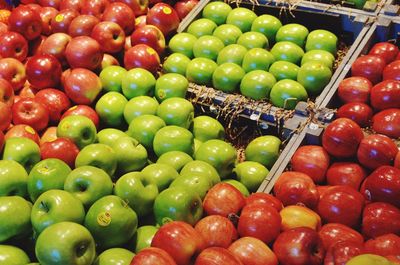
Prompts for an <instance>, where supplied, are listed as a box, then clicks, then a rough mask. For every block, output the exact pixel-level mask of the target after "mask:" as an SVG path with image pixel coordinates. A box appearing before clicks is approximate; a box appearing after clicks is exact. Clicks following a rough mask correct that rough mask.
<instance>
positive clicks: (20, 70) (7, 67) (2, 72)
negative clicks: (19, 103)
mask: <svg viewBox="0 0 400 265" xmlns="http://www.w3.org/2000/svg"><path fill="white" fill-rule="evenodd" d="M0 78H3V79H5V80H7V81H8V82H10V84H11V86H12V87H13V89H14V92H16V91H18V90H20V89H21V88H22V86H23V85H24V84H25V81H26V71H25V66H24V65H23V64H22V63H21V62H20V61H18V60H17V59H14V58H3V59H0Z"/></svg>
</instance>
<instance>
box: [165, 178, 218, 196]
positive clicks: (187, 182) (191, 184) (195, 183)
mask: <svg viewBox="0 0 400 265" xmlns="http://www.w3.org/2000/svg"><path fill="white" fill-rule="evenodd" d="M212 186H213V185H212V182H211V180H210V179H209V178H207V177H206V176H202V175H195V174H192V175H180V176H179V177H177V178H176V179H175V180H174V181H173V182H172V183H171V185H170V186H169V187H170V188H175V187H177V188H183V189H185V190H187V191H189V192H190V193H193V194H197V195H198V196H199V197H200V199H201V200H203V199H204V197H205V196H206V193H207V191H208V190H209V189H211V187H212Z"/></svg>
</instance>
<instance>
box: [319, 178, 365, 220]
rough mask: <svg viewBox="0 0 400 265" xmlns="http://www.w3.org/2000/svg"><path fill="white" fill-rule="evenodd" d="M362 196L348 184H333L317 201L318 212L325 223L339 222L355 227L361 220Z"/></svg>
mask: <svg viewBox="0 0 400 265" xmlns="http://www.w3.org/2000/svg"><path fill="white" fill-rule="evenodd" d="M363 208H364V198H363V196H362V195H361V193H359V192H358V191H357V190H355V189H353V188H352V187H349V186H333V187H332V188H330V189H328V190H327V191H326V192H325V193H324V195H322V197H321V199H320V200H319V203H318V214H319V215H320V216H321V218H322V220H323V221H324V222H325V223H340V224H344V225H347V226H350V227H356V226H357V225H358V224H359V222H360V221H361V213H362V210H363Z"/></svg>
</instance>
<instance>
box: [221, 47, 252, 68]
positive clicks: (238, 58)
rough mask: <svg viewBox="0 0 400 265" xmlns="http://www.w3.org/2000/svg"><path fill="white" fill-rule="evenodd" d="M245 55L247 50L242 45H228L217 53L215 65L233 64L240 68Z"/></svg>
mask: <svg viewBox="0 0 400 265" xmlns="http://www.w3.org/2000/svg"><path fill="white" fill-rule="evenodd" d="M246 53H247V49H246V48H245V47H243V46H242V45H239V44H229V45H228V46H225V47H224V48H223V49H222V50H221V51H220V52H219V53H218V57H217V63H218V65H221V64H223V63H235V64H237V65H239V66H241V65H242V62H243V58H244V56H245V54H246Z"/></svg>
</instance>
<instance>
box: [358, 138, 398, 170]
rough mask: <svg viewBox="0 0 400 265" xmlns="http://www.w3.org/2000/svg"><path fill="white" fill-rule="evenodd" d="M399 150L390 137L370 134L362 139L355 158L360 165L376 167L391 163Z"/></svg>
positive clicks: (370, 167)
mask: <svg viewBox="0 0 400 265" xmlns="http://www.w3.org/2000/svg"><path fill="white" fill-rule="evenodd" d="M398 151H399V149H398V147H397V145H396V144H395V143H394V141H393V140H392V139H390V138H389V137H387V136H385V135H382V134H372V135H368V136H366V137H365V138H364V139H362V141H361V143H360V145H359V147H358V151H357V159H358V161H359V162H360V164H361V165H363V166H364V167H367V168H369V169H376V168H378V167H380V166H383V165H393V161H394V159H395V157H396V155H397V152H398Z"/></svg>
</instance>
